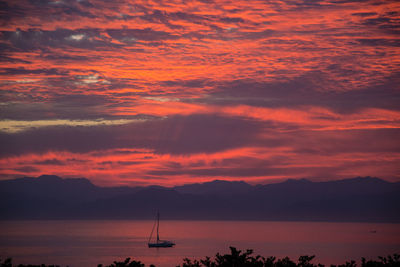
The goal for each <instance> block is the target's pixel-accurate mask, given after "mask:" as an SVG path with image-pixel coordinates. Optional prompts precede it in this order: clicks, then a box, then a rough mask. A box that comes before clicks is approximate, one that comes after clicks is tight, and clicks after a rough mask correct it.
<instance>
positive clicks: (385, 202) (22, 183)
mask: <svg viewBox="0 0 400 267" xmlns="http://www.w3.org/2000/svg"><path fill="white" fill-rule="evenodd" d="M398 203H400V183H391V182H387V181H385V180H382V179H379V178H372V177H357V178H352V179H345V180H337V181H327V182H313V181H309V180H306V179H300V180H294V179H289V180H287V181H284V182H281V183H275V184H267V185H255V186H253V185H250V184H247V183H245V182H243V181H239V182H237V181H235V182H229V181H220V180H216V181H212V182H206V183H202V184H201V183H197V184H187V185H183V186H176V187H172V188H166V187H161V186H149V187H99V186H96V185H94V184H92V183H91V182H90V181H89V180H88V179H85V178H69V179H62V178H60V177H58V176H54V175H42V176H39V177H37V178H33V177H24V178H18V179H14V180H4V181H0V211H1V214H2V219H152V218H153V217H154V213H155V211H156V210H159V211H160V212H162V214H163V218H165V219H196V220H210V219H213V220H214V219H215V220H284V221H357V222H358V221H368V222H400V207H399V205H398Z"/></svg>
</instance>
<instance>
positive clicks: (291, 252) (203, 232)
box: [0, 221, 400, 267]
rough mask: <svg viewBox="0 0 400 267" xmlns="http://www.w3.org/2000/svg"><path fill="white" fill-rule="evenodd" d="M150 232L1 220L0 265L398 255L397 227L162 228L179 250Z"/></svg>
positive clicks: (145, 227)
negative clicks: (243, 253) (154, 241)
mask: <svg viewBox="0 0 400 267" xmlns="http://www.w3.org/2000/svg"><path fill="white" fill-rule="evenodd" d="M152 226H153V221H6V222H4V221H3V222H0V258H2V259H4V258H5V257H12V258H13V262H14V263H15V264H16V263H18V264H19V263H32V264H40V263H45V264H59V265H62V266H65V265H69V266H71V267H76V266H82V267H85V266H97V264H99V263H103V264H111V263H112V262H113V261H114V260H123V259H125V258H126V257H131V258H134V259H137V260H140V261H142V262H144V263H146V265H148V264H151V263H152V264H155V265H156V266H160V267H163V266H176V265H178V264H181V263H182V258H184V257H188V258H197V259H199V258H204V257H205V256H214V255H215V253H216V252H220V253H227V252H228V251H229V246H236V247H237V248H239V249H247V248H251V249H254V252H255V254H260V255H262V256H272V255H273V256H277V257H279V258H280V257H284V256H289V257H291V258H292V259H297V257H298V256H300V255H312V254H315V255H316V256H317V257H316V259H315V262H320V263H324V264H331V263H332V264H338V263H344V262H345V261H346V260H350V259H354V260H359V259H360V258H361V257H362V256H364V257H367V258H376V257H377V256H386V255H388V254H393V253H399V252H400V225H399V224H369V223H319V222H318V223H317V222H315V223H314V222H247V221H162V222H161V226H160V235H161V238H162V239H167V240H173V241H175V243H176V244H177V245H176V246H175V247H174V248H159V249H157V248H148V247H147V239H148V235H149V234H150V231H151V228H152ZM375 231H376V232H375Z"/></svg>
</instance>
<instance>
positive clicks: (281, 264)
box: [0, 247, 400, 267]
mask: <svg viewBox="0 0 400 267" xmlns="http://www.w3.org/2000/svg"><path fill="white" fill-rule="evenodd" d="M230 250H231V252H230V254H225V255H221V254H219V253H217V254H216V255H215V259H214V260H212V259H211V258H210V257H205V258H204V259H201V260H196V259H195V260H191V259H188V258H185V259H183V263H182V265H179V266H177V267H324V265H323V264H317V265H315V264H313V263H311V261H312V260H313V259H314V258H315V256H314V255H313V256H307V255H305V256H300V257H299V259H298V261H297V263H295V262H294V261H292V260H291V259H290V258H289V257H284V258H282V259H278V260H277V259H276V257H273V256H271V257H268V258H264V257H262V256H259V255H257V256H253V255H252V254H253V250H251V249H247V250H246V251H245V252H242V251H241V250H238V249H236V248H234V247H230ZM13 266H14V267H58V265H45V264H41V265H31V264H29V265H23V264H19V265H13V264H12V260H11V258H8V259H5V260H4V262H3V261H2V260H1V259H0V267H13ZM356 266H357V264H356V262H355V261H348V262H346V263H345V264H340V265H337V266H336V265H330V267H356ZM98 267H103V265H102V264H99V265H98ZM104 267H145V265H144V264H143V263H141V262H140V261H135V260H132V261H131V258H126V259H125V260H124V261H120V262H118V261H114V263H112V264H111V265H106V266H104ZM149 267H155V266H154V265H152V264H151V265H150V266H149ZM361 267H400V255H399V254H393V255H389V256H387V257H378V260H377V261H375V260H368V261H367V260H366V259H365V258H361Z"/></svg>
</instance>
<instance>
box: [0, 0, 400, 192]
mask: <svg viewBox="0 0 400 267" xmlns="http://www.w3.org/2000/svg"><path fill="white" fill-rule="evenodd" d="M1 14H2V16H1V19H0V20H1V24H0V28H1V29H0V51H1V54H0V55H1V56H0V60H2V64H1V67H0V90H1V95H0V97H1V102H0V111H1V112H0V116H1V117H0V145H1V152H0V179H9V178H13V177H21V176H38V175H41V174H56V175H59V176H62V177H87V178H89V179H91V180H92V181H93V182H94V183H95V184H98V185H148V184H160V185H167V186H172V185H176V184H184V183H192V182H203V181H210V180H214V179H225V180H244V181H247V182H249V183H253V184H255V183H267V182H270V181H276V180H282V179H287V178H309V179H312V180H315V181H318V180H321V181H322V180H331V179H342V178H349V177H354V176H367V175H369V176H377V177H381V178H384V179H387V180H390V181H399V180H400V168H399V167H398V166H400V142H399V140H400V138H399V136H400V135H399V133H400V130H399V128H400V105H399V103H400V88H399V84H400V72H399V69H400V68H399V67H400V48H399V47H400V26H399V25H400V4H399V3H398V1H390V0H388V1H375V0H372V1H369V0H367V1H361V2H360V1H356V0H353V1H352V0H342V1H333V0H317V1H300V0H295V1H212V0H210V1H208V0H198V1H134V2H130V1H124V0H120V1H112V2H109V1H86V0H80V1H37V2H35V1H6V2H5V4H4V7H2V11H1Z"/></svg>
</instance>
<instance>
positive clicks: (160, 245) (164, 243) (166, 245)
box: [147, 212, 175, 248]
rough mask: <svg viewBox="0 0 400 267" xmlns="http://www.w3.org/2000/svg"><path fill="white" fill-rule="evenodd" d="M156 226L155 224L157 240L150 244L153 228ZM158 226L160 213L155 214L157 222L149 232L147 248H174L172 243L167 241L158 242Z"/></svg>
mask: <svg viewBox="0 0 400 267" xmlns="http://www.w3.org/2000/svg"><path fill="white" fill-rule="evenodd" d="M156 224H157V240H156V242H155V243H152V242H151V238H152V237H153V232H154V227H155V225H156ZM159 226H160V213H159V212H157V220H156V222H155V223H154V225H153V229H152V230H151V234H150V237H149V241H148V243H147V244H148V245H149V248H169V247H172V246H175V243H174V242H171V241H167V240H160V236H159V234H158V229H159Z"/></svg>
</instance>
